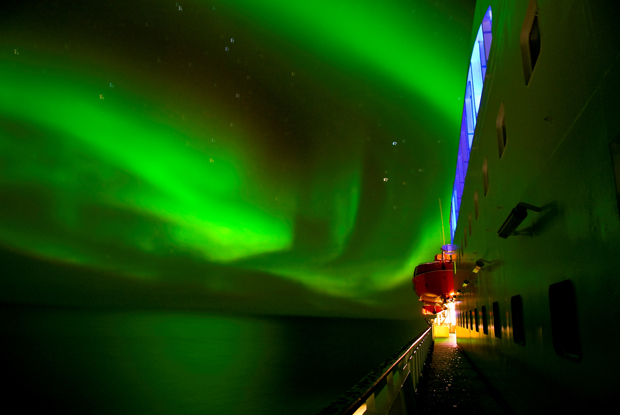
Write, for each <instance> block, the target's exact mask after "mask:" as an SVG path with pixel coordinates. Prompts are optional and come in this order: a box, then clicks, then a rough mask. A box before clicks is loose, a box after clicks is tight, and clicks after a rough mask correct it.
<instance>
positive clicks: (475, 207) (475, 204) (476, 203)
mask: <svg viewBox="0 0 620 415" xmlns="http://www.w3.org/2000/svg"><path fill="white" fill-rule="evenodd" d="M474 212H475V214H476V220H478V191H477V190H476V191H475V192H474Z"/></svg>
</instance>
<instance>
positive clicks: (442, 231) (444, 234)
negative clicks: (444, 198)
mask: <svg viewBox="0 0 620 415" xmlns="http://www.w3.org/2000/svg"><path fill="white" fill-rule="evenodd" d="M439 214H440V215H441V238H442V240H443V244H444V245H445V244H446V231H445V229H444V228H443V210H442V209H441V198H439Z"/></svg>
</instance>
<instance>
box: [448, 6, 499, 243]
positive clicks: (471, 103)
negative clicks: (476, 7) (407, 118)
mask: <svg viewBox="0 0 620 415" xmlns="http://www.w3.org/2000/svg"><path fill="white" fill-rule="evenodd" d="M492 19H493V15H492V13H491V7H489V8H488V10H487V12H486V13H485V15H484V18H483V19H482V23H481V24H480V28H479V29H478V34H477V36H476V42H475V43H474V48H473V50H472V53H471V60H470V64H469V71H468V72H467V84H466V85H465V103H464V105H463V118H462V121H461V138H460V140H459V150H458V155H457V160H456V175H455V178H454V187H453V190H452V204H451V205H450V236H451V241H452V243H454V232H455V231H456V224H457V221H458V217H459V209H460V207H461V197H462V196H463V188H464V187H465V177H466V176H467V166H468V165H469V153H470V152H471V146H472V144H473V141H474V133H475V131H476V119H477V118H478V110H479V109H480V100H481V99H482V89H483V87H484V79H485V76H486V72H487V61H488V60H489V51H490V50H491V41H492V40H493V36H492V35H491V23H492Z"/></svg>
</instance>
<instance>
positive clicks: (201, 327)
mask: <svg viewBox="0 0 620 415" xmlns="http://www.w3.org/2000/svg"><path fill="white" fill-rule="evenodd" d="M425 326H426V324H425V323H424V322H423V321H394V320H361V319H327V318H306V317H260V318H258V317H238V316H222V315H213V314H210V315H209V314H201V313H189V312H151V311H148V312H144V311H140V312H137V311H113V312H111V311H92V310H87V311H85V310H66V309H47V308H24V307H2V308H1V309H0V352H1V357H0V362H1V365H2V366H1V370H2V373H3V378H4V379H10V386H9V387H8V388H6V387H5V388H3V389H2V392H1V395H2V401H3V402H4V405H3V406H4V408H16V410H15V412H14V413H32V412H31V411H32V410H34V409H38V410H43V411H44V412H45V413H59V414H60V413H62V414H254V415H257V414H299V415H304V414H314V413H316V412H317V411H319V410H321V409H322V408H323V407H324V406H326V405H327V404H329V403H330V402H331V401H332V400H333V399H335V398H337V397H338V396H339V395H340V394H342V393H343V392H345V391H346V390H347V389H348V388H349V387H351V386H352V385H353V384H355V383H356V382H357V381H358V380H359V379H360V378H362V377H363V376H364V375H365V374H366V373H367V372H369V371H370V370H371V369H373V368H374V367H375V366H377V365H379V364H380V363H381V362H383V361H384V360H385V359H386V358H388V357H390V356H391V355H392V354H393V353H395V352H396V351H398V350H399V349H400V348H401V347H402V346H404V344H405V343H406V342H407V341H409V340H410V339H412V338H413V337H415V336H416V335H417V334H419V333H420V332H421V331H422V330H423V329H424V328H425ZM3 413H7V412H5V411H4V410H3Z"/></svg>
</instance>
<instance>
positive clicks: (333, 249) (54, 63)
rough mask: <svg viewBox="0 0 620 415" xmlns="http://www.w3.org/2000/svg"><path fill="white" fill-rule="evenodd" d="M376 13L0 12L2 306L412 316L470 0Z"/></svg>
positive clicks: (319, 8) (286, 6)
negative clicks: (414, 280)
mask: <svg viewBox="0 0 620 415" xmlns="http://www.w3.org/2000/svg"><path fill="white" fill-rule="evenodd" d="M385 3H386V4H383V3H379V2H376V1H367V0H356V1H353V0H341V1H327V0H314V1H305V0H303V1H301V0H299V1H284V0H273V1H258V0H230V1H199V0H193V1H192V0H188V1H181V2H175V1H130V0H127V1H124V2H120V1H99V0H96V1H88V2H78V1H57V2H52V1H49V2H47V1H39V2H20V1H9V2H7V3H5V4H4V5H3V6H0V8H2V10H1V11H2V15H1V17H0V27H1V28H2V29H1V30H2V36H0V199H1V201H2V202H1V203H0V246H2V247H3V250H2V252H3V256H4V257H5V261H8V260H6V258H9V257H10V258H13V259H11V260H10V261H8V262H5V263H7V264H10V265H7V267H8V268H7V272H6V274H5V276H3V278H2V283H1V284H3V287H2V294H1V296H0V299H1V300H3V301H9V302H26V303H27V302H44V303H45V302H48V303H54V304H56V303H57V304H74V305H85V304H90V303H97V304H99V303H100V304H113V305H115V304H116V305H117V304H120V303H123V304H136V305H138V306H139V305H140V304H148V305H157V306H172V307H177V306H187V307H199V308H200V307H204V308H213V309H221V310H231V311H245V312H257V313H279V314H308V315H342V316H365V317H372V316H376V317H379V316H382V317H396V316H400V317H405V318H410V317H412V316H413V314H414V312H409V311H407V312H408V314H407V315H406V316H402V312H403V310H414V309H415V313H417V307H414V306H416V303H415V295H414V294H413V293H412V291H411V287H410V278H411V274H412V272H413V268H414V266H415V265H417V264H418V263H420V262H426V261H429V260H431V258H432V255H433V254H434V253H435V252H437V250H438V248H439V246H440V245H441V243H442V241H441V223H440V217H439V209H438V203H437V199H438V198H441V199H442V202H443V207H444V221H445V224H446V229H448V228H447V223H448V217H447V215H448V205H449V197H450V192H451V188H452V181H453V172H454V163H455V160H456V146H457V143H458V132H459V128H460V116H461V109H462V96H463V92H464V85H463V83H464V80H465V75H466V70H467V64H468V55H469V53H470V52H471V50H470V44H469V43H470V31H471V26H472V25H471V23H472V20H471V18H472V10H473V4H469V3H467V5H455V4H452V5H448V4H447V2H445V1H444V2H437V1H425V0H417V1H404V0H402V1H389V2H385ZM454 3H459V2H454ZM179 6H180V7H181V10H179ZM385 179H387V181H386V180H385ZM447 237H449V236H447ZM15 258H29V259H27V260H21V259H15ZM24 261H25V262H28V261H34V262H36V263H37V264H39V265H37V267H40V268H38V269H40V270H42V271H40V272H37V273H34V274H36V275H34V274H33V273H32V272H31V273H27V272H26V271H23V270H21V269H20V265H19V264H23V263H25V262H24ZM25 274H28V275H27V276H25ZM72 275H80V276H81V277H78V278H74V277H71V276H72ZM80 278H81V282H80ZM63 281H64V282H63ZM67 281H71V284H72V287H73V288H74V289H73V291H71V290H66V289H64V288H59V287H65V286H66V284H67ZM76 284H77V285H76ZM36 286H38V287H39V289H38V291H37V289H36V288H33V287H36ZM42 287H44V288H42ZM141 287H143V288H144V293H148V294H145V295H144V296H143V297H140V296H139V295H138V296H136V295H134V294H135V292H136V290H138V291H139V290H141V289H142V288H141ZM81 290H85V291H88V292H89V293H90V294H88V295H87V296H84V295H83V292H82V291H81ZM89 290H90V291H89ZM69 291H71V292H69ZM35 292H37V293H35ZM149 296H150V297H151V298H148V299H147V298H144V297H149ZM173 297H174V299H172V298H173ZM96 298H98V299H96ZM122 298H125V300H122ZM93 299H94V300H93Z"/></svg>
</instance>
